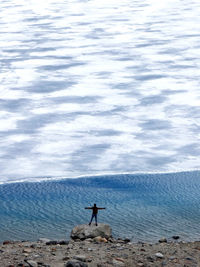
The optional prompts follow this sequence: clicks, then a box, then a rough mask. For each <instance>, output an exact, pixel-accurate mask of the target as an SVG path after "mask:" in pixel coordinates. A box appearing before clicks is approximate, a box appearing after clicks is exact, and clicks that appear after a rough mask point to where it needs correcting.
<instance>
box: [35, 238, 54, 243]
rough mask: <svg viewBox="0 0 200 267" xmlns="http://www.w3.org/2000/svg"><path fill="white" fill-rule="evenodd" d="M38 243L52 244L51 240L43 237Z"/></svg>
mask: <svg viewBox="0 0 200 267" xmlns="http://www.w3.org/2000/svg"><path fill="white" fill-rule="evenodd" d="M38 241H39V242H41V243H47V242H50V241H51V240H50V239H48V238H43V237H42V238H39V239H38Z"/></svg>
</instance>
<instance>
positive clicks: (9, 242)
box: [3, 240, 12, 245]
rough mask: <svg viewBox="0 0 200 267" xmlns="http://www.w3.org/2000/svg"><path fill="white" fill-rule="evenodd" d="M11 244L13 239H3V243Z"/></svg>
mask: <svg viewBox="0 0 200 267" xmlns="http://www.w3.org/2000/svg"><path fill="white" fill-rule="evenodd" d="M9 244H12V241H10V240H5V241H3V245H9Z"/></svg>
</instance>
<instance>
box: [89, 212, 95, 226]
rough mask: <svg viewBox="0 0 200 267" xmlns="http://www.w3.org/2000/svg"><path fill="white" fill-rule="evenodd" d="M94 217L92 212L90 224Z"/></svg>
mask: <svg viewBox="0 0 200 267" xmlns="http://www.w3.org/2000/svg"><path fill="white" fill-rule="evenodd" d="M93 218H94V214H92V217H91V220H90V222H89V225H90V224H91V223H92V220H93Z"/></svg>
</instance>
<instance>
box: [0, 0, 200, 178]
mask: <svg viewBox="0 0 200 267" xmlns="http://www.w3.org/2000/svg"><path fill="white" fill-rule="evenodd" d="M199 14H200V2H199V0H187V1H182V0H162V1H157V0H142V1H141V0H140V1H139V0H123V1H121V0H120V1H119V0H106V1H105V0H101V1H99V0H90V1H87V0H82V1H80V0H45V1H41V0H18V1H9V0H4V1H1V2H0V140H1V142H0V170H1V172H0V182H7V181H15V180H20V179H23V180H25V181H26V180H28V181H29V180H30V179H31V178H33V180H34V179H37V180H38V179H39V180H40V179H41V178H42V177H43V178H44V177H46V176H48V177H58V176H59V177H77V176H79V175H96V174H102V173H107V174H110V173H124V172H131V173H132V172H137V171H139V172H141V171H142V172H152V171H153V172H154V171H167V172H168V171H170V172H171V171H180V170H181V171H182V170H192V169H193V170H194V169H199V163H200V161H199V159H200V148H199V144H200V142H199V132H200V120H199V116H200V90H199V84H200V83H199V82H200V78H199V77H200V33H199V25H200V16H199Z"/></svg>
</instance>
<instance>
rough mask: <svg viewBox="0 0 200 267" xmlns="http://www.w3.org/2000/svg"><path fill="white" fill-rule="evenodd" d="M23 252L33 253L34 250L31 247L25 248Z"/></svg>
mask: <svg viewBox="0 0 200 267" xmlns="http://www.w3.org/2000/svg"><path fill="white" fill-rule="evenodd" d="M22 252H23V253H31V252H32V249H31V248H24V249H23V251H22Z"/></svg>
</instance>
